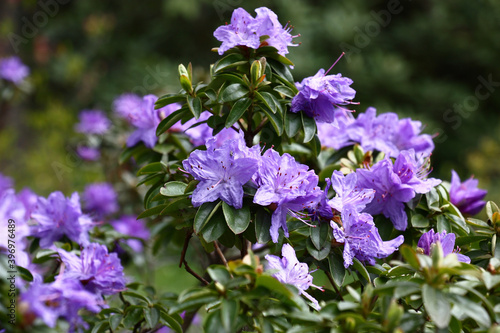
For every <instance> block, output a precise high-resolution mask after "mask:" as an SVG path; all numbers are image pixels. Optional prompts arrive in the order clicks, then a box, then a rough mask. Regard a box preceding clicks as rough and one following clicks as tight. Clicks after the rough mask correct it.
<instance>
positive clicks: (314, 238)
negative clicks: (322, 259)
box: [309, 223, 329, 250]
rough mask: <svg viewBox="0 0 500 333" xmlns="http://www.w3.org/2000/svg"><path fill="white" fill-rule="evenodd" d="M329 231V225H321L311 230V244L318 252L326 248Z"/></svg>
mask: <svg viewBox="0 0 500 333" xmlns="http://www.w3.org/2000/svg"><path fill="white" fill-rule="evenodd" d="M328 231H329V230H328V223H320V224H319V225H316V227H315V228H310V229H309V237H311V242H312V244H313V245H314V247H315V248H316V249H317V250H321V249H322V248H323V247H324V245H325V242H326V240H327V236H328Z"/></svg>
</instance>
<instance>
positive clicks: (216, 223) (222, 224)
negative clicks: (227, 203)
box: [201, 213, 228, 243]
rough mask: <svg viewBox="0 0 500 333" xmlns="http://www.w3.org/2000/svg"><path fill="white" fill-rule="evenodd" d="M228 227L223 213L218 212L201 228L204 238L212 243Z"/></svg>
mask: <svg viewBox="0 0 500 333" xmlns="http://www.w3.org/2000/svg"><path fill="white" fill-rule="evenodd" d="M227 229H228V228H227V226H226V221H225V220H224V216H223V214H221V213H217V214H215V215H214V216H213V217H212V218H211V219H210V220H209V221H208V222H207V224H205V226H204V227H203V228H202V229H201V234H202V235H203V239H205V240H206V241H207V242H208V243H210V242H213V241H215V240H217V239H219V237H220V236H222V235H223V234H224V232H225V231H226V230H227Z"/></svg>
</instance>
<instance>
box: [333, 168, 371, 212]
mask: <svg viewBox="0 0 500 333" xmlns="http://www.w3.org/2000/svg"><path fill="white" fill-rule="evenodd" d="M331 183H332V188H333V190H334V191H335V193H336V196H335V197H334V198H333V199H331V200H330V201H328V205H329V206H330V207H332V208H333V209H335V210H336V211H338V212H340V213H342V212H343V210H344V207H346V206H348V205H349V206H351V207H353V208H354V209H355V210H356V211H357V212H361V211H362V210H363V209H364V208H365V207H366V205H367V204H368V203H370V202H371V201H372V200H373V198H374V197H375V190H372V189H371V188H359V187H358V184H357V176H356V173H350V174H348V175H346V176H344V174H343V173H342V172H340V171H337V170H335V171H334V172H333V174H332V178H331Z"/></svg>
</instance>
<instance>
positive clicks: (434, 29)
mask: <svg viewBox="0 0 500 333" xmlns="http://www.w3.org/2000/svg"><path fill="white" fill-rule="evenodd" d="M240 6H241V7H244V8H245V9H247V10H248V11H249V12H251V13H252V14H253V10H254V9H255V8H257V7H260V6H267V7H270V8H271V9H272V10H274V11H275V12H276V13H277V14H278V17H279V19H280V21H281V22H282V23H283V24H284V23H286V22H287V21H290V22H291V24H292V25H293V26H294V27H295V28H294V30H293V33H294V34H300V35H301V37H300V38H296V39H295V41H299V42H301V45H300V46H299V47H296V48H291V49H290V54H289V55H288V57H289V58H290V59H291V60H292V61H293V62H294V63H295V64H296V67H295V69H294V71H293V73H294V76H295V79H296V80H297V81H300V80H302V78H303V77H305V76H310V75H314V74H315V73H316V72H317V70H318V69H319V68H325V69H326V68H328V67H330V65H331V64H332V63H333V62H334V61H335V60H336V59H337V57H338V56H339V55H340V53H341V52H342V51H346V52H347V56H346V57H344V59H343V60H341V61H340V62H339V63H338V64H337V65H336V67H335V68H334V70H333V72H332V73H337V72H341V73H342V74H343V75H344V76H347V77H350V78H352V79H353V80H354V84H353V88H354V89H355V90H356V91H357V96H356V99H355V100H356V101H359V102H360V105H359V106H357V107H356V110H357V111H364V110H365V109H366V108H367V107H368V106H374V107H376V108H377V110H378V112H379V113H382V112H388V111H392V112H397V113H398V114H399V115H400V116H401V117H403V116H410V117H412V118H414V119H416V120H421V121H422V122H423V123H424V124H426V130H425V132H426V133H431V134H434V133H439V135H438V136H437V137H436V149H435V152H434V154H433V156H432V159H433V165H434V173H433V175H434V176H435V177H439V178H442V179H444V180H449V179H450V177H451V174H450V170H451V169H452V168H454V169H455V170H457V171H458V173H459V174H460V176H461V177H462V179H464V178H466V177H468V176H469V175H470V174H474V175H475V176H476V177H477V178H479V180H480V187H482V188H487V189H488V190H489V191H490V193H489V195H488V199H490V200H496V201H499V199H500V190H497V187H498V185H499V184H500V179H499V178H500V177H499V175H500V159H499V155H500V122H499V120H500V114H499V112H498V110H499V109H500V66H498V64H497V61H498V58H499V56H500V20H499V17H500V2H498V1H495V0H489V1H488V0H478V1H467V0H424V1H410V0H401V1H394V0H391V1H385V0H384V1H381V0H372V1H361V0H342V1H340V0H339V1H334V0H314V1H307V2H306V1H298V0H278V1H255V0H252V1H243V0H155V1H130V0H120V1H118V0H110V1H97V0H86V1H76V0H72V1H71V0H59V1H56V0H42V1H38V2H37V1H35V0H18V1H16V0H2V2H0V36H1V39H0V57H4V56H9V55H14V54H17V55H19V56H20V57H21V58H22V60H23V61H24V62H25V63H26V64H27V65H29V67H30V68H31V71H32V74H31V76H30V82H31V86H32V89H31V92H30V93H29V94H27V95H24V96H21V97H22V98H18V99H17V100H16V101H15V102H14V103H12V104H11V105H9V108H8V109H7V111H2V114H1V115H0V172H2V173H4V174H6V175H9V176H11V177H13V178H14V179H15V182H16V187H17V188H18V189H20V188H22V187H25V186H28V187H30V188H32V189H33V190H34V191H36V192H37V193H39V194H41V195H47V194H49V193H50V192H52V191H54V190H61V191H63V192H65V193H66V194H68V193H70V192H72V191H74V190H82V188H83V186H84V185H85V184H86V183H88V182H91V181H97V180H104V178H105V171H103V170H102V168H100V167H99V166H97V165H94V164H88V163H83V162H81V161H79V160H78V159H75V158H74V148H72V147H74V137H75V133H74V130H73V126H74V124H75V123H76V122H77V115H78V113H79V111H81V110H82V109H86V108H100V109H103V110H105V111H106V112H109V113H111V103H112V101H113V99H114V98H115V97H116V96H117V95H119V94H122V93H124V92H134V93H137V94H141V95H144V94H150V93H154V94H157V95H161V94H164V93H168V92H176V91H177V90H178V89H179V88H178V84H177V75H176V71H177V65H178V64H179V63H181V62H182V63H184V64H187V63H188V62H192V63H193V66H194V70H195V76H196V77H197V78H198V79H200V80H203V79H204V77H206V75H207V70H208V68H209V64H210V63H213V62H214V61H215V60H216V59H217V58H218V55H217V54H216V53H214V52H211V51H210V49H211V48H212V47H217V46H219V42H217V40H216V39H215V38H214V37H213V36H212V33H213V31H214V30H215V29H216V28H217V27H218V26H219V25H221V24H224V23H225V22H226V21H229V20H230V17H231V12H232V10H233V9H234V8H237V7H240ZM30 25H31V26H30ZM30 29H31V30H30ZM480 77H482V78H484V80H486V82H487V81H488V80H489V81H493V83H490V84H488V85H487V86H485V85H484V83H482V82H483V81H481V79H480ZM497 82H498V83H497ZM481 85H482V86H481ZM478 86H479V88H478ZM486 95H487V96H486ZM459 110H462V111H459ZM72 140H73V141H72ZM58 167H59V168H63V171H64V172H63V173H62V174H60V177H58V175H57V173H56V171H55V170H54V168H58ZM59 171H60V170H59Z"/></svg>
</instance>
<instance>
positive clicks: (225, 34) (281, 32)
mask: <svg viewBox="0 0 500 333" xmlns="http://www.w3.org/2000/svg"><path fill="white" fill-rule="evenodd" d="M255 12H256V13H257V16H256V17H255V18H253V17H252V16H251V15H250V14H249V13H248V12H247V11H246V10H244V9H243V8H237V9H236V10H234V12H233V15H232V16H231V24H226V25H223V26H220V27H218V28H217V29H216V30H215V32H214V37H215V38H217V40H219V41H221V42H222V45H221V46H220V47H219V51H218V52H219V54H220V55H222V54H224V52H226V51H227V50H229V49H231V48H233V47H235V46H246V47H249V48H252V49H258V48H259V47H261V46H264V45H269V46H272V47H274V48H276V49H277V50H278V53H279V54H281V55H285V54H287V53H288V46H295V44H293V43H292V39H293V38H294V37H296V36H292V35H291V34H290V31H291V28H289V27H287V26H285V27H283V26H282V25H281V23H280V22H279V21H278V16H277V15H276V14H275V13H274V12H273V11H272V10H270V9H269V8H266V7H260V8H257V9H256V10H255Z"/></svg>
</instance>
